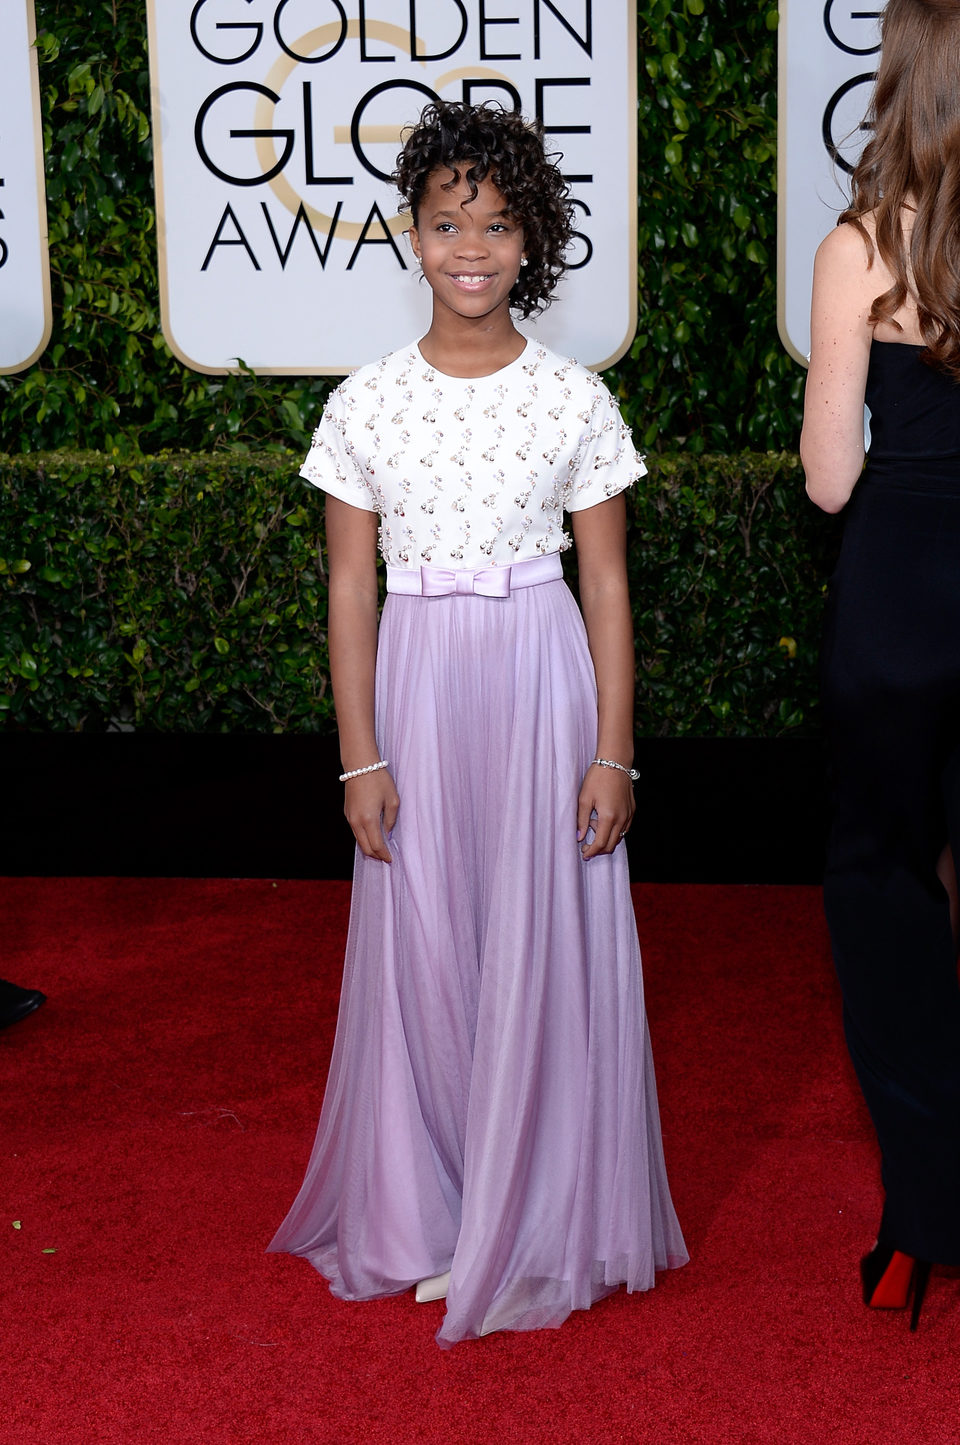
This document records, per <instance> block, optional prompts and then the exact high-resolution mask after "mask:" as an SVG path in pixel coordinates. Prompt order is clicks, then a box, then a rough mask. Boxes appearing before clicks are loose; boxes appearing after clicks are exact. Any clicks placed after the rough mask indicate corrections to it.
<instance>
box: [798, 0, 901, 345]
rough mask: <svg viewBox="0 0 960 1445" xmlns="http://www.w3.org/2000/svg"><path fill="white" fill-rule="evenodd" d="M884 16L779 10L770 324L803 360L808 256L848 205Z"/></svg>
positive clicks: (847, 1) (855, 0)
mask: <svg viewBox="0 0 960 1445" xmlns="http://www.w3.org/2000/svg"><path fill="white" fill-rule="evenodd" d="M883 10H884V3H882V0H874V3H872V4H871V3H863V0H825V3H823V4H821V3H819V0H817V3H814V0H781V3H780V92H779V120H780V124H779V141H778V146H779V168H780V187H779V196H778V238H779V244H778V253H779V265H778V278H777V279H778V285H777V295H778V321H779V329H780V339H781V341H782V342H783V344H784V346H785V347H786V349H787V350H788V351H789V352H790V354H791V356H793V357H795V359H796V360H797V361H801V362H804V363H805V362H806V359H807V357H808V355H809V352H810V289H811V285H812V282H813V258H814V255H815V253H816V249H817V247H818V246H819V244H820V242H821V241H822V240H823V238H824V236H825V235H826V234H827V232H828V231H829V230H830V228H831V226H834V225H836V221H837V217H838V215H839V214H840V212H841V211H842V210H844V209H845V207H846V205H847V201H848V198H849V191H848V190H847V188H846V183H847V180H848V178H849V176H850V174H851V173H852V171H853V167H854V165H855V163H856V160H857V158H858V156H859V154H860V151H861V150H862V149H863V144H864V141H865V139H866V130H865V122H864V116H865V114H866V112H867V109H868V106H869V104H870V96H871V93H872V90H873V82H874V78H875V75H876V59H877V55H878V53H879V50H880V19H881V17H882V15H883Z"/></svg>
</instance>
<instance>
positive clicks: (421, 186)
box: [392, 101, 573, 316]
mask: <svg viewBox="0 0 960 1445" xmlns="http://www.w3.org/2000/svg"><path fill="white" fill-rule="evenodd" d="M466 162H469V168H468V169H467V170H466V172H465V174H464V176H463V179H465V180H466V181H467V183H468V185H469V186H470V187H471V188H472V192H473V195H474V196H476V194H477V191H478V188H479V185H480V183H481V181H485V180H486V179H487V178H488V177H489V178H490V180H492V181H493V184H494V185H495V186H496V188H497V190H498V191H499V192H500V194H501V195H502V196H503V198H504V200H505V201H506V203H507V209H508V210H509V212H510V215H511V216H512V218H513V220H514V221H516V223H517V224H518V225H519V226H522V228H523V239H524V251H525V254H526V257H527V262H528V264H527V265H526V266H525V267H524V268H523V270H522V271H521V272H520V275H519V276H518V278H517V281H516V284H515V285H514V287H513V289H512V291H511V292H510V305H511V307H512V308H513V309H514V310H516V311H519V313H520V315H521V316H530V315H532V314H533V313H535V312H539V311H543V310H544V309H545V308H546V307H547V306H549V305H550V301H551V295H550V293H551V292H552V291H553V289H554V287H555V286H556V284H557V282H558V281H559V280H560V277H561V276H562V275H563V272H564V270H565V266H566V263H565V262H564V252H565V250H566V248H567V246H568V245H569V243H570V239H571V236H572V234H573V208H572V205H571V202H570V198H569V191H568V188H567V183H566V181H565V180H564V179H563V176H562V175H561V174H560V170H559V168H558V167H557V166H556V165H555V164H554V162H553V161H552V160H551V159H550V158H549V157H548V156H547V155H546V154H545V152H544V149H543V131H542V129H541V127H540V126H539V124H537V123H531V122H529V121H526V120H524V119H523V117H522V116H521V115H520V113H519V111H515V110H506V109H505V108H504V107H503V106H501V105H498V104H496V103H491V104H484V105H464V104H462V103H461V102H460V101H439V102H438V103H437V104H436V105H428V106H427V108H426V110H424V112H423V114H422V115H421V117H420V119H419V121H418V122H417V124H416V126H414V128H413V129H412V130H411V131H410V133H409V135H408V136H407V137H406V140H405V141H404V146H403V150H402V151H401V152H400V154H399V155H398V156H397V169H396V171H395V172H394V175H393V178H392V179H393V181H394V184H395V185H396V187H397V190H398V191H399V192H400V195H401V197H402V198H403V204H402V205H401V207H400V210H401V211H409V212H410V213H411V215H412V217H413V223H414V225H416V224H417V217H418V213H419V209H420V203H421V201H422V200H423V196H424V193H425V192H426V189H427V183H428V182H429V180H430V177H431V176H432V175H433V173H434V172H435V171H437V170H441V169H449V170H451V171H453V172H454V175H453V178H452V179H451V180H450V181H449V182H448V184H449V185H450V186H451V187H452V186H454V185H456V184H457V182H458V181H459V180H460V178H461V171H462V170H463V167H464V164H465V163H466Z"/></svg>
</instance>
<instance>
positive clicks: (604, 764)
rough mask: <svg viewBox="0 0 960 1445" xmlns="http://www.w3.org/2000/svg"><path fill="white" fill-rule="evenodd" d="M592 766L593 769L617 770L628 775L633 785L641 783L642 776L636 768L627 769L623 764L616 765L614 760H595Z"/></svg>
mask: <svg viewBox="0 0 960 1445" xmlns="http://www.w3.org/2000/svg"><path fill="white" fill-rule="evenodd" d="M590 766H591V768H592V767H598V768H616V769H617V772H619V773H626V775H627V777H628V778H629V779H630V781H631V783H639V781H640V774H639V773H638V772H637V770H636V768H625V767H624V766H623V763H615V762H614V761H613V759H612V758H594V760H593V762H592V763H591V764H590Z"/></svg>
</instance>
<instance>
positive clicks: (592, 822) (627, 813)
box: [577, 763, 637, 858]
mask: <svg viewBox="0 0 960 1445" xmlns="http://www.w3.org/2000/svg"><path fill="white" fill-rule="evenodd" d="M636 810H637V805H636V802H635V801H634V797H633V784H632V783H631V781H630V779H629V778H628V777H627V775H626V773H621V772H620V771H619V769H617V768H601V767H599V766H598V765H597V764H596V763H593V764H591V766H590V767H589V768H588V769H587V775H586V777H585V778H584V780H583V786H582V787H581V789H580V797H579V800H578V803H577V842H578V843H580V844H581V848H580V852H581V854H582V855H583V857H584V858H595V857H596V855H597V854H598V853H612V852H613V850H614V848H616V846H617V844H618V843H619V842H620V841H621V839H622V838H623V837H624V835H625V834H626V833H627V832H628V831H629V828H630V824H631V823H632V822H633V815H634V813H635V812H636ZM588 828H592V829H593V840H592V841H591V842H590V843H584V842H583V840H584V838H585V837H586V836H587V829H588Z"/></svg>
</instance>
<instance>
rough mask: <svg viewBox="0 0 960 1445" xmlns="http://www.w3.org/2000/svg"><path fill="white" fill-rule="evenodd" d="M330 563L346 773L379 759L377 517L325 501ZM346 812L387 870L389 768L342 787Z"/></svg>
mask: <svg viewBox="0 0 960 1445" xmlns="http://www.w3.org/2000/svg"><path fill="white" fill-rule="evenodd" d="M326 516H327V556H328V559H329V567H330V594H329V595H330V603H329V620H328V627H327V638H328V642H329V646H330V681H331V683H332V684H333V700H334V702H335V704H336V709H337V727H338V729H339V732H340V758H341V761H342V763H343V771H344V772H345V773H348V772H352V771H353V769H354V768H365V767H368V766H369V765H370V763H375V762H377V761H378V759H379V757H380V751H379V746H378V744H377V736H376V729H375V725H374V694H373V687H374V675H375V672H376V665H377V609H378V594H377V525H378V520H379V519H378V517H377V514H376V512H365V511H363V510H362V509H361V508H359V507H351V506H350V504H349V503H348V502H341V501H340V500H339V498H337V497H331V496H328V497H327V511H326ZM344 789H345V800H344V809H343V811H344V813H345V814H346V816H347V821H348V823H349V824H350V827H351V828H352V829H353V834H354V837H355V838H356V840H357V843H358V844H359V845H360V848H361V851H362V852H363V853H365V854H366V856H367V857H368V858H380V859H382V860H383V862H384V863H389V862H390V861H391V858H390V850H389V849H388V847H387V844H386V840H385V838H384V833H389V832H390V830H391V829H392V828H393V825H394V823H395V822H396V821H397V809H398V807H399V804H400V799H399V797H398V796H397V790H396V788H395V786H394V782H393V778H392V777H391V776H390V773H389V772H388V770H387V769H386V768H381V769H380V770H379V771H378V772H376V773H367V774H365V775H364V776H363V777H361V778H350V779H349V780H348V781H347V783H346V784H345V785H344Z"/></svg>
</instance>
